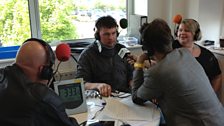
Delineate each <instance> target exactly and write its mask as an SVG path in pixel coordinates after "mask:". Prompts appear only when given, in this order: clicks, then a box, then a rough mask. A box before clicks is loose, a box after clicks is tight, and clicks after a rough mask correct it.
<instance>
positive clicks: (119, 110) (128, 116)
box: [101, 97, 160, 121]
mask: <svg viewBox="0 0 224 126" xmlns="http://www.w3.org/2000/svg"><path fill="white" fill-rule="evenodd" d="M106 102H107V105H106V106H105V108H104V110H103V112H102V113H101V116H104V117H110V118H113V119H118V120H119V119H120V120H142V121H143V120H146V121H153V120H158V119H159V118H160V112H159V110H158V108H157V107H155V105H154V104H152V103H150V102H149V103H147V104H146V105H145V106H139V105H136V104H134V103H133V102H132V99H131V97H128V98H125V99H122V100H120V99H114V98H107V99H106Z"/></svg>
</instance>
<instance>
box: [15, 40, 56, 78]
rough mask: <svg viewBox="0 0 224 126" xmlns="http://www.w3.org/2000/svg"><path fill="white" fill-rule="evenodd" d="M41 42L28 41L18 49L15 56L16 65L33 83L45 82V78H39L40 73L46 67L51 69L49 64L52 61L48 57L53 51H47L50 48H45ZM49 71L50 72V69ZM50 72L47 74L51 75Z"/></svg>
mask: <svg viewBox="0 0 224 126" xmlns="http://www.w3.org/2000/svg"><path fill="white" fill-rule="evenodd" d="M41 41H42V40H41ZM43 42H44V41H43ZM43 42H40V41H39V40H38V39H28V40H27V41H25V43H24V44H23V45H22V46H21V47H20V49H19V51H18V53H17V56H16V64H17V65H18V66H20V67H21V68H22V69H23V71H24V73H25V74H27V76H29V78H31V79H32V80H33V81H37V80H44V79H45V80H47V78H46V77H45V78H43V77H41V76H42V72H43V69H44V68H46V66H47V68H51V65H52V63H51V62H50V61H51V60H52V59H50V57H49V55H50V54H51V53H53V51H52V50H51V49H50V50H49V47H50V46H49V47H47V44H46V46H45V43H44V44H43ZM50 51H52V52H50ZM51 55H54V54H51ZM53 60H54V58H53ZM49 70H50V72H51V70H52V69H49ZM52 71H53V70H52ZM50 72H49V74H51V73H50Z"/></svg>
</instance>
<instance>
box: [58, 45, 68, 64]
mask: <svg viewBox="0 0 224 126" xmlns="http://www.w3.org/2000/svg"><path fill="white" fill-rule="evenodd" d="M55 53H56V57H57V59H58V60H59V61H62V62H64V61H67V60H69V58H70V55H71V48H70V46H69V45H68V44H66V43H61V44H59V45H57V47H56V51H55Z"/></svg>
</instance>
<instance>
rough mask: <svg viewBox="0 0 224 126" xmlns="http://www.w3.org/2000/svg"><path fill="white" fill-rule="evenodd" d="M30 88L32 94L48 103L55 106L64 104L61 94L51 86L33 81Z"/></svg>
mask: <svg viewBox="0 0 224 126" xmlns="http://www.w3.org/2000/svg"><path fill="white" fill-rule="evenodd" d="M28 87H29V90H30V93H31V94H32V96H33V97H34V98H35V99H36V100H38V101H42V102H44V103H46V104H50V105H53V106H55V107H56V106H60V105H61V104H62V102H61V100H60V98H59V96H58V95H57V94H56V93H55V92H54V91H53V90H52V89H50V88H48V87H47V86H45V85H44V84H40V83H31V84H29V86H28Z"/></svg>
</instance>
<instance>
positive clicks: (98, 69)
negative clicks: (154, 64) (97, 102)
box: [76, 16, 132, 96]
mask: <svg viewBox="0 0 224 126" xmlns="http://www.w3.org/2000/svg"><path fill="white" fill-rule="evenodd" d="M94 30H95V39H96V40H95V42H93V43H92V44H91V45H89V46H88V47H87V49H85V50H84V51H83V52H82V53H81V54H80V57H79V60H78V66H77V76H76V77H77V78H79V77H81V78H83V79H84V81H85V89H96V90H98V91H99V92H100V94H101V95H103V96H110V94H111V92H112V91H115V90H118V91H122V92H130V91H131V89H130V86H131V80H132V66H131V65H130V64H129V63H128V62H127V60H125V59H123V58H121V57H120V56H119V55H118V52H119V51H120V50H121V49H122V48H125V46H124V45H121V44H119V43H118V42H117V37H118V35H119V33H118V25H117V22H116V20H115V19H114V18H113V17H111V16H103V17H100V18H99V19H98V20H97V21H96V24H95V28H94Z"/></svg>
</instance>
